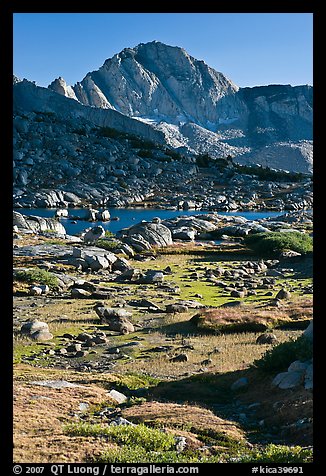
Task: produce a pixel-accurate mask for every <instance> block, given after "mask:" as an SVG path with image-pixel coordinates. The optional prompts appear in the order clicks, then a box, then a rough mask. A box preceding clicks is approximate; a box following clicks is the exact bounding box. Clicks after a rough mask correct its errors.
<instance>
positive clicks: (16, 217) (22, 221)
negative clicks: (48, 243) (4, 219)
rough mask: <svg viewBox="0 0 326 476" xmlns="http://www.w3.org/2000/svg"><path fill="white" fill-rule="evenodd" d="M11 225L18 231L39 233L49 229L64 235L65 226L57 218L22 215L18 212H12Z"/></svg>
mask: <svg viewBox="0 0 326 476" xmlns="http://www.w3.org/2000/svg"><path fill="white" fill-rule="evenodd" d="M13 226H16V227H17V229H18V231H24V230H25V231H26V230H27V231H32V232H34V233H39V232H42V231H43V232H44V231H49V230H50V231H52V232H56V233H58V234H60V235H66V229H65V227H64V226H63V225H62V224H61V223H60V222H59V221H58V220H55V219H53V218H43V217H39V216H35V215H22V214H21V213H18V212H13Z"/></svg>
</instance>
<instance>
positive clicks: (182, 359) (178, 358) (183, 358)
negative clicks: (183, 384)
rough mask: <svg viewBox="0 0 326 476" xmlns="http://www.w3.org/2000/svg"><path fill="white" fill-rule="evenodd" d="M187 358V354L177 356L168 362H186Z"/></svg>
mask: <svg viewBox="0 0 326 476" xmlns="http://www.w3.org/2000/svg"><path fill="white" fill-rule="evenodd" d="M188 360H189V357H188V355H187V354H178V355H176V356H175V357H172V358H171V359H170V362H187V361H188Z"/></svg>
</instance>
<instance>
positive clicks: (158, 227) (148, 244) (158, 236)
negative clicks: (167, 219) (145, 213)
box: [118, 222, 173, 251]
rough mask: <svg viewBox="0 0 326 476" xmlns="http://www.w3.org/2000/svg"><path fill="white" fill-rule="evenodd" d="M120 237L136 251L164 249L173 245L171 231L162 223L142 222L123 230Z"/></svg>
mask: <svg viewBox="0 0 326 476" xmlns="http://www.w3.org/2000/svg"><path fill="white" fill-rule="evenodd" d="M118 236H119V238H120V239H121V240H122V241H123V242H124V243H127V244H128V245H130V246H132V247H133V248H134V249H135V250H136V251H143V250H150V249H151V248H152V247H158V248H163V247H165V246H169V245H172V243H173V241H172V234H171V231H170V230H169V228H167V227H166V226H165V225H163V224H162V223H149V222H140V223H137V225H133V226H131V227H129V228H125V229H123V230H121V232H120V233H119V234H118Z"/></svg>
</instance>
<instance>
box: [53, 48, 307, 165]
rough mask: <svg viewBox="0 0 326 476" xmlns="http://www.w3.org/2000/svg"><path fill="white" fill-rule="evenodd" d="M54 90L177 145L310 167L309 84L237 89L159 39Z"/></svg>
mask: <svg viewBox="0 0 326 476" xmlns="http://www.w3.org/2000/svg"><path fill="white" fill-rule="evenodd" d="M49 88H50V89H52V90H53V91H55V92H57V93H59V94H62V95H64V96H66V97H69V98H73V99H77V100H78V101H79V102H80V103H81V104H83V105H86V106H92V108H100V109H106V110H110V109H111V110H112V109H113V110H116V111H118V112H120V113H122V114H123V115H125V116H129V117H132V118H135V119H138V121H141V122H145V123H147V124H149V125H151V127H152V128H153V129H156V130H159V131H160V132H161V134H163V135H164V138H165V141H166V143H167V144H169V145H170V146H172V147H175V148H180V147H181V148H183V149H186V150H188V151H190V152H195V153H208V154H210V155H211V156H213V157H222V156H227V155H231V156H233V157H234V158H235V160H236V161H240V162H242V163H253V162H254V163H258V164H261V165H264V166H265V165H266V163H267V165H270V166H271V167H275V168H279V169H285V170H290V171H292V170H293V171H300V172H310V171H311V170H312V87H311V86H295V87H292V86H290V85H270V86H261V87H259V86H258V87H254V88H239V87H238V86H236V85H235V84H234V83H233V82H232V81H231V80H230V79H228V78H227V77H226V76H225V75H224V74H222V73H220V72H217V71H215V70H214V69H213V68H211V67H209V66H208V65H207V64H205V63H204V61H200V60H197V59H195V58H193V57H192V56H190V55H189V54H188V53H187V52H186V51H185V50H184V49H183V48H179V47H173V46H168V45H165V44H163V43H160V42H157V41H153V42H150V43H146V44H143V43H141V44H139V45H138V46H136V47H135V48H125V49H124V50H123V51H121V52H120V53H119V54H116V55H114V56H113V57H112V58H110V59H108V60H106V61H105V63H104V64H103V66H101V67H100V68H99V69H98V70H97V71H93V72H90V73H88V74H87V75H86V76H85V78H84V79H83V80H82V81H81V82H78V83H77V84H76V85H74V86H72V87H71V86H68V85H67V84H66V83H65V81H64V80H63V79H62V78H58V79H56V80H55V81H53V83H51V85H50V86H49ZM288 152H289V154H288ZM266 153H267V155H266ZM269 158H270V159H271V162H270V163H269V160H270V159H269ZM292 159H293V160H292Z"/></svg>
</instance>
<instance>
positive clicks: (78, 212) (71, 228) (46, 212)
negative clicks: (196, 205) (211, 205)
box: [16, 208, 283, 235]
mask: <svg viewBox="0 0 326 476" xmlns="http://www.w3.org/2000/svg"><path fill="white" fill-rule="evenodd" d="M16 211H17V212H19V213H22V214H23V215H36V216H41V217H45V218H53V217H54V214H55V209H54V208H18V209H16ZM109 211H110V214H111V218H114V217H118V218H119V220H117V221H114V220H112V221H109V222H101V221H98V222H89V221H86V220H78V221H77V223H71V221H72V220H71V219H70V218H60V222H61V223H62V225H63V226H64V227H65V229H66V231H67V233H68V234H69V235H75V234H76V233H79V232H80V231H82V230H84V229H85V228H88V227H90V226H96V225H102V226H103V228H104V229H105V230H109V231H111V232H112V233H116V232H117V231H120V230H122V228H127V227H129V226H132V225H134V224H136V223H139V222H140V221H142V220H146V221H151V220H152V219H153V218H154V217H159V218H161V219H162V220H166V219H168V218H174V217H178V216H181V215H187V216H189V215H205V214H207V213H209V212H208V211H199V210H187V211H184V210H162V209H159V208H158V209H156V208H112V209H111V210H109ZM86 212H87V210H85V209H83V208H71V209H69V213H70V215H74V216H80V217H83V216H85V214H86ZM218 214H219V215H229V216H231V215H233V216H243V217H245V218H247V219H248V220H259V219H261V218H268V217H276V216H279V215H282V214H283V213H282V212H272V211H257V212H256V211H249V212H218Z"/></svg>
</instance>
